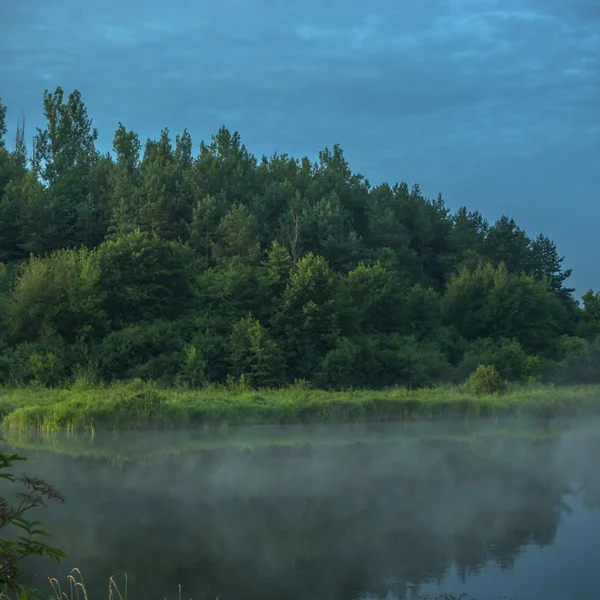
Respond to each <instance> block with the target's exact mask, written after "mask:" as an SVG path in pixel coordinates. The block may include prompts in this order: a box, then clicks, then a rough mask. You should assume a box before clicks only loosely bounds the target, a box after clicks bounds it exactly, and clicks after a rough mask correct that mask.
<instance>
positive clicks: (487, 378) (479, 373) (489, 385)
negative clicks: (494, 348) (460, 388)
mask: <svg viewBox="0 0 600 600" xmlns="http://www.w3.org/2000/svg"><path fill="white" fill-rule="evenodd" d="M467 387H468V389H469V391H471V392H473V393H475V394H497V393H500V392H501V391H502V390H503V389H504V382H503V381H502V378H501V377H500V373H498V371H496V369H495V368H494V367H492V366H491V365H478V366H477V368H476V369H475V370H474V371H473V372H472V373H471V375H469V379H468V381H467Z"/></svg>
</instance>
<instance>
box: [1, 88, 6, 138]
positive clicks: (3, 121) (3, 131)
mask: <svg viewBox="0 0 600 600" xmlns="http://www.w3.org/2000/svg"><path fill="white" fill-rule="evenodd" d="M6 131H7V129H6V106H5V105H4V104H2V98H0V148H4V146H5V145H6V140H5V137H6Z"/></svg>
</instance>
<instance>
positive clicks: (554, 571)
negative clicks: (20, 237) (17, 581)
mask: <svg viewBox="0 0 600 600" xmlns="http://www.w3.org/2000/svg"><path fill="white" fill-rule="evenodd" d="M272 432H273V430H272V429H270V428H252V429H241V428H240V429H236V430H233V431H231V432H229V433H228V434H227V435H226V436H221V437H220V438H219V439H212V440H208V441H207V440H206V434H203V433H202V432H194V431H187V432H181V431H180V432H177V433H169V432H139V433H133V432H132V433H128V434H120V435H119V436H118V438H115V437H114V436H112V435H109V434H106V435H105V436H104V437H103V436H99V437H96V438H95V439H84V438H78V437H76V436H71V437H64V438H61V440H55V442H54V445H53V443H52V442H49V441H48V440H47V439H46V440H44V441H43V442H41V443H44V444H45V448H53V447H54V449H55V450H56V449H57V448H58V446H57V444H59V443H60V449H61V452H60V453H59V452H52V451H48V450H33V451H32V450H31V444H30V449H29V450H28V456H30V458H29V460H28V462H27V464H26V471H27V472H28V473H43V474H44V476H45V477H46V478H47V479H49V480H51V481H53V482H54V484H55V485H56V486H57V487H58V488H59V489H60V490H61V491H62V492H63V493H64V494H65V496H66V498H67V503H66V504H65V505H63V506H51V507H48V508H47V509H45V510H44V514H43V515H40V516H39V517H38V518H43V519H44V520H45V521H46V523H47V525H48V528H49V529H50V530H51V531H52V532H54V533H55V537H54V539H53V542H55V543H56V545H58V546H59V547H61V548H62V549H63V550H64V551H66V552H67V554H68V558H67V559H66V560H65V561H64V562H63V563H61V564H60V565H55V564H52V563H48V562H40V561H37V560H33V561H30V562H28V563H27V564H26V565H25V568H24V571H23V574H24V576H25V583H26V584H28V585H36V586H38V587H40V586H41V587H42V589H45V588H44V587H43V586H44V581H43V580H44V579H45V578H46V577H48V576H56V577H58V578H59V579H61V578H62V580H63V581H65V579H64V578H65V577H66V575H67V574H68V573H69V571H70V570H71V569H72V568H74V567H78V568H80V569H81V571H82V573H83V576H84V580H85V583H86V587H87V588H88V590H89V589H100V590H102V589H106V587H105V586H106V585H107V581H108V577H109V576H110V575H115V576H116V579H117V582H119V581H120V582H121V583H122V582H123V573H127V576H128V589H129V592H128V593H130V594H132V595H133V596H135V597H146V598H161V599H162V598H165V597H169V598H175V597H177V594H178V590H177V586H178V584H180V585H181V586H182V594H183V597H185V598H190V597H191V598H194V599H201V598H213V599H214V598H216V597H219V598H221V599H227V598H257V599H258V598H261V599H262V600H269V599H271V598H273V599H275V598H298V599H304V598H323V599H325V598H328V599H338V598H339V599H347V600H349V599H355V598H386V599H391V598H394V599H395V598H397V599H404V598H412V597H416V595H417V594H420V593H423V594H424V593H426V592H427V593H429V594H432V595H433V594H438V593H440V594H441V593H457V594H458V593H462V592H468V593H473V595H474V598H476V600H478V599H480V598H481V599H483V598H499V597H501V596H508V595H510V596H512V597H514V598H515V599H521V600H536V599H538V598H542V597H543V598H544V599H545V600H552V599H554V598H556V599H558V598H565V597H570V598H577V599H579V598H581V599H585V598H590V599H591V598H595V597H596V595H595V594H596V590H597V589H598V586H599V585H600V575H599V574H597V569H596V568H595V559H594V553H595V552H596V549H595V548H596V546H595V541H594V540H595V539H597V536H598V534H600V511H599V509H600V474H599V473H598V469H597V465H596V461H597V458H596V457H597V456H598V452H599V451H600V421H595V422H589V421H587V422H583V421H569V422H567V421H565V422H561V423H553V424H548V423H541V422H539V423H528V424H523V423H522V422H513V421H502V422H496V423H494V424H488V425H485V426H480V425H477V424H473V423H472V424H469V423H460V424H454V425H451V424H449V423H445V424H440V423H437V424H433V423H429V424H428V423H404V424H398V425H386V426H366V425H364V426H356V425H355V426H348V427H336V428H335V429H328V428H325V427H321V428H317V429H314V428H313V430H311V432H310V433H308V434H307V432H306V430H300V429H299V428H288V429H286V430H285V431H284V433H285V435H286V436H287V438H288V440H290V441H291V443H289V444H287V445H285V444H284V443H282V442H281V440H279V441H277V440H275V441H274V440H273V438H272ZM300 434H301V435H302V436H303V437H302V438H301V439H300V438H299V439H298V441H297V442H296V443H295V442H294V439H295V436H296V437H298V435H300ZM311 438H312V440H313V443H307V441H306V440H307V439H308V440H310V439H311ZM115 439H118V440H119V443H118V444H115ZM209 442H210V443H209ZM211 445H212V447H211ZM201 446H204V449H201V448H200V447H201ZM69 447H70V448H71V451H70V453H69V451H68V449H69ZM152 448H154V452H152V451H151V449H152ZM127 449H129V452H127ZM149 449H150V451H149ZM540 548H541V550H540ZM540 553H541V554H540ZM526 565H529V567H527V571H526V572H525V571H524V570H523V566H526ZM532 565H533V566H532ZM536 565H537V566H536Z"/></svg>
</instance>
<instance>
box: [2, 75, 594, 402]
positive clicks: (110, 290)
mask: <svg viewBox="0 0 600 600" xmlns="http://www.w3.org/2000/svg"><path fill="white" fill-rule="evenodd" d="M43 108H44V115H45V127H44V128H43V129H41V128H37V130H36V133H35V135H34V136H33V143H32V145H31V147H28V145H27V144H26V127H25V119H24V118H20V119H19V120H18V126H17V129H16V136H15V139H14V140H11V141H10V143H9V141H8V140H7V139H6V137H7V126H6V124H7V118H8V117H9V116H10V115H9V114H8V113H7V108H6V107H5V106H4V105H3V104H2V103H1V101H0V319H1V329H0V383H1V384H4V385H25V384H29V383H35V384H39V385H42V386H47V387H57V386H61V385H64V384H66V383H68V382H70V381H73V380H74V379H76V378H77V377H80V376H82V374H86V375H87V376H89V377H93V378H95V379H96V380H97V381H105V382H111V381H124V380H131V379H136V378H139V379H142V380H145V381H149V380H152V381H154V382H159V383H160V384H164V385H168V386H171V385H178V386H189V387H202V386H205V385H207V384H217V383H224V382H226V381H239V380H243V381H244V382H245V384H246V385H248V386H251V387H253V388H261V387H279V386H285V385H288V384H293V383H294V382H306V384H308V385H310V386H313V387H316V388H322V389H332V390H335V389H348V388H364V389H380V388H388V387H391V386H404V387H406V388H420V387H424V386H434V385H436V384H441V383H458V382H461V381H464V380H465V378H466V377H467V376H468V375H469V374H470V373H471V372H473V370H474V369H475V368H476V367H477V366H478V365H480V364H481V365H492V366H494V367H495V368H496V369H497V370H498V372H499V373H500V374H501V376H502V377H503V378H504V379H506V380H507V381H529V380H538V381H544V382H555V383H558V384H561V383H573V382H575V383H597V382H600V371H599V369H598V365H600V360H599V359H600V293H598V292H594V291H592V290H590V291H588V292H587V293H586V294H585V295H584V296H583V298H582V299H581V301H579V299H577V298H576V297H575V296H574V294H573V292H574V290H573V289H571V288H569V287H568V278H569V276H570V274H571V271H570V270H568V269H564V268H563V257H562V256H561V255H560V253H559V252H558V250H557V247H556V245H555V243H554V242H553V241H552V240H551V239H549V238H548V237H547V236H545V235H544V234H542V233H540V234H539V235H535V236H530V235H528V234H527V233H526V232H525V231H524V230H523V229H522V228H520V227H519V226H518V225H517V224H516V223H515V221H514V220H513V219H512V218H510V217H509V216H507V215H504V216H502V217H501V218H499V219H498V220H497V221H496V222H494V223H489V222H488V221H487V220H486V219H485V218H484V217H483V216H482V215H481V214H480V213H479V212H478V211H477V210H470V209H468V208H466V207H464V206H463V207H460V208H458V209H457V210H456V211H455V212H453V211H452V210H450V209H449V208H447V207H446V205H445V203H444V200H443V199H442V196H441V195H440V196H438V197H437V198H434V199H429V198H426V197H424V195H423V194H422V192H421V190H420V188H419V186H418V185H417V184H414V185H412V186H409V184H407V183H405V182H401V183H395V184H393V185H391V184H388V183H383V184H381V185H376V186H373V185H371V184H370V183H369V181H368V180H367V179H366V178H365V177H363V176H362V175H360V174H357V173H353V172H352V171H351V169H350V167H349V165H348V163H347V161H346V159H345V158H344V154H343V151H342V149H341V148H340V147H339V146H338V145H335V146H333V149H328V148H325V149H324V150H322V151H320V152H319V154H318V160H317V161H316V162H311V160H309V158H306V157H304V158H301V159H296V158H293V157H291V156H288V155H287V154H277V153H274V154H272V155H271V156H262V157H261V158H260V159H259V158H257V157H255V156H253V155H252V154H251V153H250V152H249V151H248V150H247V149H246V147H245V145H244V144H243V143H242V141H241V139H240V136H239V134H238V133H237V132H234V133H232V132H231V131H229V130H228V129H227V128H225V127H222V128H221V129H220V130H219V131H218V132H217V133H216V134H215V135H213V136H212V138H211V140H210V142H209V143H205V142H201V143H200V145H199V152H198V153H194V144H193V143H192V139H191V137H190V134H189V133H188V131H187V130H184V131H183V132H182V133H179V134H177V135H175V136H174V138H173V136H172V135H171V133H170V132H169V131H168V130H167V129H163V130H162V131H161V132H160V136H159V137H158V139H148V140H146V141H145V142H143V141H142V140H140V138H139V136H138V135H137V134H136V133H135V132H134V131H131V130H128V129H127V128H126V127H125V125H123V124H122V123H119V124H118V128H117V130H116V131H115V133H114V137H113V143H112V152H110V153H105V154H103V153H101V152H100V151H99V150H98V149H97V147H96V144H97V139H98V133H97V130H96V129H95V128H94V127H93V123H92V119H91V118H90V117H89V116H88V111H87V109H86V106H85V104H84V103H83V101H82V98H81V95H80V93H79V92H78V91H73V92H72V93H71V94H69V95H68V96H67V95H66V94H65V93H64V92H63V90H62V88H60V87H58V88H57V89H56V90H55V91H52V92H51V91H48V90H47V91H45V92H44V96H43ZM407 175H409V174H407Z"/></svg>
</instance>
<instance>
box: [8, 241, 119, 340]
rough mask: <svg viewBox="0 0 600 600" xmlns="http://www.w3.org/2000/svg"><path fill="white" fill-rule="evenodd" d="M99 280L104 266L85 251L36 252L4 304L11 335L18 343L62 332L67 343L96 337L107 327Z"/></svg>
mask: <svg viewBox="0 0 600 600" xmlns="http://www.w3.org/2000/svg"><path fill="white" fill-rule="evenodd" d="M99 282H100V268H99V266H98V265H97V264H94V263H93V262H92V261H91V260H90V254H89V252H88V251H87V250H86V249H80V250H60V251H57V252H54V253H52V254H50V255H48V256H45V257H36V256H34V255H32V256H31V257H30V258H29V261H28V262H26V263H24V264H23V265H22V267H21V268H20V269H19V273H18V276H17V280H16V282H15V285H14V289H13V290H12V291H11V292H10V293H9V294H8V297H7V300H6V302H5V305H4V320H5V325H6V327H7V329H8V330H9V332H10V334H11V337H12V339H13V340H14V341H16V342H17V343H20V342H25V341H36V340H42V339H45V338H51V337H52V336H54V335H58V336H60V337H61V338H62V339H63V340H65V342H67V343H68V344H74V343H75V342H77V341H90V340H94V339H97V338H98V337H100V336H101V335H102V334H103V333H105V332H106V331H107V330H108V327H109V323H108V320H107V315H106V313H105V312H104V311H103V310H102V303H103V300H104V298H105V294H104V293H103V292H102V290H101V289H100V287H99Z"/></svg>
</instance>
